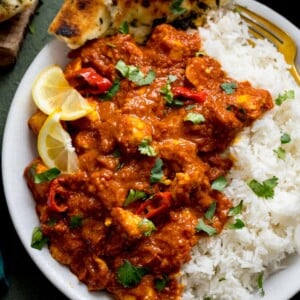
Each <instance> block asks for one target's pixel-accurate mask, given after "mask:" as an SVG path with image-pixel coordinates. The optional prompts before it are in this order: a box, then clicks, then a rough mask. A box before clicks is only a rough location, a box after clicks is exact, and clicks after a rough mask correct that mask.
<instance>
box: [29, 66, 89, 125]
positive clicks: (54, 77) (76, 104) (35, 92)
mask: <svg viewBox="0 0 300 300" xmlns="http://www.w3.org/2000/svg"><path fill="white" fill-rule="evenodd" d="M32 97H33V101H34V103H35V104H36V106H37V107H38V108H39V109H40V110H41V111H42V112H43V113H45V114H47V115H50V114H51V113H53V112H54V111H58V110H60V111H61V115H60V118H61V120H65V121H72V120H76V119H79V118H81V117H84V116H86V115H87V114H89V113H90V112H91V111H92V110H93V109H92V107H91V106H90V105H89V103H88V101H87V100H86V99H85V98H84V97H82V96H81V94H80V93H79V92H78V91H77V90H76V89H75V88H73V87H72V86H71V85H70V84H69V83H68V81H67V80H66V78H65V76H64V73H63V70H62V69H61V67H60V66H58V65H51V66H49V67H48V68H46V69H44V70H43V71H42V72H41V73H40V74H39V75H38V76H37V78H36V80H35V81H34V83H33V86H32Z"/></svg>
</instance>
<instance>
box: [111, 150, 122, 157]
mask: <svg viewBox="0 0 300 300" xmlns="http://www.w3.org/2000/svg"><path fill="white" fill-rule="evenodd" d="M113 157H121V151H120V149H116V150H115V151H114V152H113Z"/></svg>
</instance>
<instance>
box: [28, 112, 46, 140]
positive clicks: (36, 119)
mask: <svg viewBox="0 0 300 300" xmlns="http://www.w3.org/2000/svg"><path fill="white" fill-rule="evenodd" d="M47 117H48V116H47V115H46V114H44V113H43V112H41V111H40V110H38V111H37V112H36V113H34V114H33V115H32V116H31V118H30V119H29V120H28V126H29V128H30V129H31V130H32V132H33V133H34V134H35V135H38V134H39V132H40V129H41V128H42V126H43V124H44V122H45V121H46V119H47Z"/></svg>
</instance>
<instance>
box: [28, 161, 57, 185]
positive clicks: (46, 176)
mask: <svg viewBox="0 0 300 300" xmlns="http://www.w3.org/2000/svg"><path fill="white" fill-rule="evenodd" d="M35 168H36V166H35V165H33V166H32V167H31V169H30V171H31V174H32V176H33V182H34V183H44V182H48V181H51V180H53V179H55V178H56V177H57V176H58V175H59V174H60V170H59V169H57V168H51V169H49V170H47V171H45V172H42V173H39V174H37V173H36V169H35Z"/></svg>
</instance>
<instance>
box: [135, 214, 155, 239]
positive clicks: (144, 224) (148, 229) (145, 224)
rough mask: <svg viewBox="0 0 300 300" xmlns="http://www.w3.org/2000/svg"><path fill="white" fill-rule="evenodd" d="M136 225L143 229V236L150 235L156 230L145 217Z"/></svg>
mask: <svg viewBox="0 0 300 300" xmlns="http://www.w3.org/2000/svg"><path fill="white" fill-rule="evenodd" d="M138 227H139V228H140V229H141V231H143V233H144V236H150V235H151V234H152V232H153V231H155V230H156V227H155V225H154V223H153V222H152V221H150V220H149V219H147V218H143V219H142V220H141V222H140V223H139V224H138Z"/></svg>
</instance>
